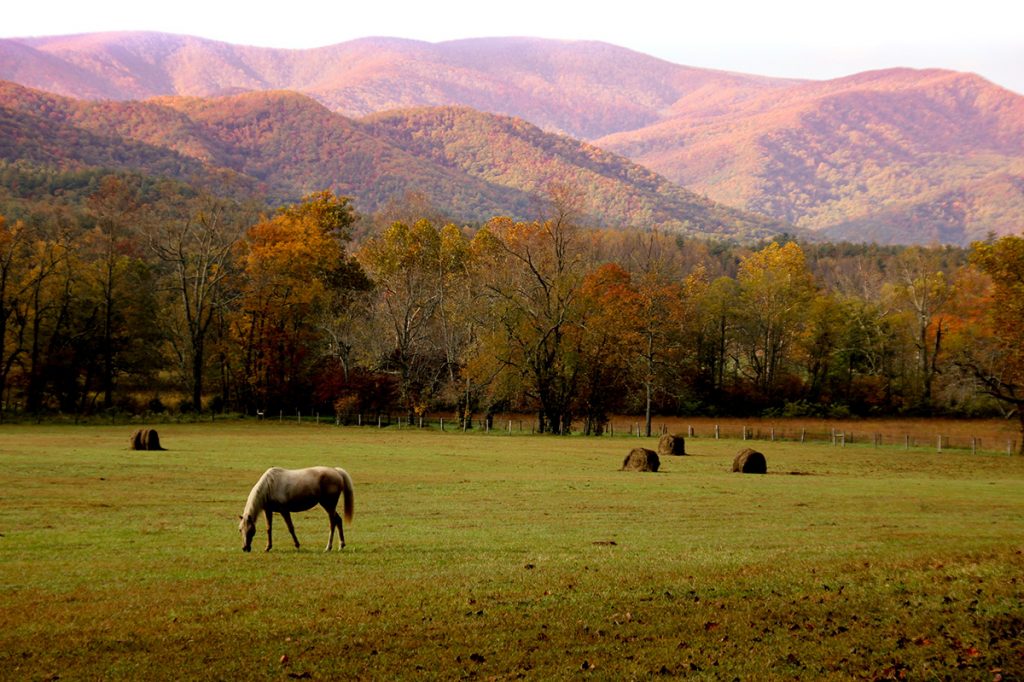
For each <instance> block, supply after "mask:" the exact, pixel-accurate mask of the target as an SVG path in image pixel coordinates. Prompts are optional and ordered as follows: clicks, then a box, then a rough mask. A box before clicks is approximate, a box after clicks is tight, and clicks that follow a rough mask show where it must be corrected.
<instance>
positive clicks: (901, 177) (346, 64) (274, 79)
mask: <svg viewBox="0 0 1024 682" xmlns="http://www.w3.org/2000/svg"><path fill="white" fill-rule="evenodd" d="M0 78H7V79H10V80H12V81H17V82H19V83H22V84H26V85H29V86H31V87H35V88H39V89H43V90H47V91H51V92H56V93H63V94H66V95H69V96H74V97H78V98H85V99H103V98H106V99H114V100H132V99H144V98H151V97H160V96H168V95H171V96H182V95H184V96H190V97H204V98H205V97H211V96H222V95H225V94H237V93H239V92H243V91H266V90H291V91H295V92H299V93H302V94H305V95H308V96H309V97H311V98H313V99H315V100H316V101H318V102H320V103H321V104H323V105H324V106H325V107H327V108H328V109H330V110H331V111H334V112H336V113H340V114H343V115H344V116H346V117H348V120H349V122H350V123H351V122H353V121H360V120H362V118H363V117H367V118H366V125H367V126H369V128H370V129H372V130H375V131H376V132H377V133H378V134H382V135H384V136H385V137H386V138H387V139H388V140H389V141H390V142H394V141H395V136H394V135H393V134H392V133H391V132H389V131H388V130H387V128H388V124H387V121H389V120H391V119H390V118H389V116H390V114H387V112H392V111H395V110H402V113H401V114H400V115H399V118H398V119H396V120H397V121H399V122H400V124H401V125H405V124H409V125H414V126H415V125H419V124H420V123H419V118H417V117H418V116H419V114H414V113H410V112H413V111H415V110H418V109H421V108H424V107H430V108H436V107H444V108H448V107H469V108H472V109H475V110H478V111H481V112H488V113H492V114H501V115H505V116H512V117H515V118H519V119H522V120H524V121H528V122H529V123H531V124H533V125H536V126H538V127H539V128H540V129H542V130H544V131H546V132H549V133H552V132H553V133H563V134H566V135H570V136H573V137H576V138H580V139H584V140H588V141H589V142H591V143H592V144H594V145H596V146H597V147H599V148H601V149H605V150H607V151H610V152H613V153H614V154H618V155H620V156H624V157H626V158H629V159H630V160H631V161H633V162H634V163H637V164H640V165H642V166H644V167H646V168H649V169H650V170H651V171H654V172H655V173H657V174H659V175H660V176H662V179H667V180H668V181H669V182H670V183H675V184H679V185H682V186H685V187H687V188H688V189H690V190H693V191H695V192H696V193H698V194H701V195H704V196H706V197H707V198H708V199H711V200H713V201H717V202H720V203H723V204H726V205H729V206H733V207H736V208H738V209H741V210H743V211H746V212H753V213H759V214H762V215H764V216H766V218H767V219H768V220H771V221H777V222H784V223H791V224H794V225H797V226H800V227H802V228H806V229H808V230H814V231H817V232H819V233H820V234H822V235H823V236H826V237H829V238H834V239H840V238H843V239H847V238H848V239H873V240H877V241H880V242H901V243H913V242H933V241H939V242H947V243H966V242H968V241H970V240H972V239H976V238H979V237H984V236H985V235H986V234H988V233H989V232H995V233H997V234H1005V233H1015V232H1020V231H1021V229H1022V228H1021V224H1022V220H1021V216H1022V213H1021V207H1022V206H1024V189H1022V186H1024V151H1022V148H1021V147H1022V144H1024V142H1022V140H1024V97H1022V96H1020V95H1018V94H1015V93H1013V92H1010V91H1008V90H1005V89H1003V88H1000V87H998V86H997V85H994V84H992V83H990V82H988V81H985V80H984V79H982V78H980V77H978V76H975V75H972V74H964V73H956V72H951V71H943V70H935V69H932V70H927V69H926V70H913V69H890V70H885V71H876V72H868V73H862V74H855V75H852V76H849V77H846V78H839V79H834V80H829V81H807V80H789V79H778V78H767V77H760V76H754V75H745V74H736V73H729V72H723V71H714V70H708V69H698V68H693V67H687V66H680V65H676V64H671V63H669V62H665V61H662V60H659V59H655V58H653V57H650V56H647V55H643V54H639V53H636V52H633V51H630V50H626V49H623V48H619V47H616V46H613V45H608V44H606V43H598V42H586V41H577V42H568V41H554V40H539V39H530V38H496V39H476V40H460V41H451V42H443V43H436V44H432V43H424V42H418V41H410V40H399V39H391V38H367V39H362V40H355V41H351V42H347V43H341V44H338V45H332V46H328V47H322V48H317V49H311V50H276V49H269V48H257V47H246V46H236V45H230V44H227V43H220V42H216V41H210V40H203V39H199V38H192V37H188V36H174V35H166V34H155V33H112V34H89V35H80V36H63V37H51V38H33V39H8V40H0ZM378 114H384V116H383V117H382V118H378V117H377V116H376V115H378ZM461 118H463V122H464V123H465V124H466V125H467V126H468V128H467V129H472V127H473V126H472V125H470V123H469V122H470V120H471V119H472V117H470V116H468V115H467V114H465V113H463V114H462V115H461ZM495 124H496V125H497V122H496V121H495ZM506 141H507V140H506ZM434 142H435V144H437V145H440V147H439V148H435V149H432V150H429V151H424V153H425V154H426V159H429V160H430V161H431V164H432V165H431V168H432V172H433V173H440V174H442V176H443V175H444V174H445V173H449V174H450V173H452V172H456V171H458V172H460V173H462V174H463V176H465V175H466V174H467V172H468V171H472V173H469V175H470V177H471V178H473V179H475V180H482V181H485V182H489V176H492V175H493V176H495V177H498V176H500V177H502V178H504V179H505V180H503V181H507V180H510V178H511V175H514V173H511V172H509V171H507V170H506V171H500V170H494V169H492V170H487V169H484V168H478V167H477V166H474V165H473V164H467V163H465V161H464V160H462V159H463V156H464V154H462V151H463V150H460V149H459V145H458V144H457V143H456V142H454V141H452V140H446V141H444V142H440V141H437V140H435V141H434ZM513 146H514V145H513ZM510 148H511V147H510ZM439 149H443V150H444V153H443V154H442V153H441V152H440V151H439ZM456 151H458V153H456ZM506 151H507V150H506ZM588 153H589V152H588ZM453 154H454V156H453V157H452V158H448V155H453ZM501 154H502V152H500V151H496V152H495V153H494V154H491V155H490V156H491V157H495V160H499V159H497V157H500V156H501ZM485 155H486V154H485ZM442 161H443V162H442ZM476 161H477V163H480V162H481V159H477V160H476ZM500 161H501V163H504V164H506V165H508V163H509V161H508V158H507V157H506V158H505V159H503V160H500ZM530 164H531V165H533V164H534V161H530ZM580 172H581V173H582V175H581V176H580V177H584V178H589V177H593V176H589V175H587V174H586V173H585V172H583V171H580ZM449 177H454V176H449ZM516 182H517V181H516ZM516 182H513V183H512V185H511V187H506V189H511V188H516V191H520V190H523V189H524V188H526V187H527V185H528V184H529V183H526V184H523V183H522V182H519V183H518V184H516ZM646 187H647V188H648V189H646V190H643V191H644V192H647V194H646V195H645V196H648V197H649V196H650V192H652V191H653V192H655V193H662V191H663V190H662V189H658V190H652V189H650V185H649V184H648V185H646ZM470 191H471V193H472V194H474V195H475V196H483V194H481V192H483V188H482V187H478V189H473V190H470ZM598 193H600V192H598ZM517 200H521V201H529V200H528V199H527V198H526V197H522V196H520V197H519V198H518V199H517ZM494 201H497V199H494ZM502 201H504V200H502ZM645 201H646V200H645ZM668 201H669V203H672V202H675V201H676V200H675V199H673V198H671V197H668ZM488 202H491V203H493V201H492V200H491V199H487V200H486V201H485V200H484V199H480V205H481V206H482V205H483V204H486V203H488ZM603 202H604V200H603V199H601V200H599V201H598V202H595V203H603ZM499 203H501V202H499ZM488 205H490V204H488ZM517 205H520V206H521V205H522V204H517ZM666 210H668V209H666ZM669 212H670V213H674V212H675V209H671V210H669ZM617 220H618V218H613V219H611V222H616V221H617Z"/></svg>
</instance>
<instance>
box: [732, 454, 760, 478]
mask: <svg viewBox="0 0 1024 682" xmlns="http://www.w3.org/2000/svg"><path fill="white" fill-rule="evenodd" d="M732 470H733V471H736V472H740V473H744V474H766V473H768V462H766V461H765V459H764V455H762V454H761V453H760V452H758V451H757V450H752V449H750V448H744V449H743V450H740V451H739V452H738V453H736V458H735V459H733V460H732Z"/></svg>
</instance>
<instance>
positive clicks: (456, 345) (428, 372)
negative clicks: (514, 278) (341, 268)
mask: <svg viewBox="0 0 1024 682" xmlns="http://www.w3.org/2000/svg"><path fill="white" fill-rule="evenodd" d="M468 257H469V244H468V242H467V241H466V240H465V239H464V238H463V237H462V234H461V233H460V232H459V230H458V228H457V227H455V226H454V225H446V226H444V227H443V228H440V229H439V228H438V227H436V226H435V225H434V224H433V223H431V222H430V221H429V220H426V219H423V220H419V221H417V222H416V223H415V224H413V225H411V226H410V225H407V224H406V223H404V222H396V223H393V224H392V225H391V227H389V228H388V229H387V230H386V231H385V232H384V233H383V234H382V235H380V237H378V238H375V239H372V240H370V241H369V242H367V243H366V245H365V246H364V247H363V248H362V250H361V251H360V253H359V259H360V262H361V263H362V264H363V266H364V267H365V268H366V271H367V273H368V274H369V277H370V279H371V280H372V281H373V283H374V285H375V287H376V289H377V293H376V296H375V305H374V309H373V323H374V326H375V328H376V329H377V331H378V335H377V337H378V341H379V342H380V343H379V344H378V353H377V360H376V362H377V363H378V365H379V366H380V368H382V369H384V370H387V371H394V372H396V373H397V375H398V377H399V393H400V399H401V401H402V403H403V406H404V407H405V408H406V410H407V411H408V413H409V415H410V417H411V416H412V415H414V414H422V413H423V412H424V411H425V410H426V409H427V407H428V405H429V403H430V402H431V400H432V398H433V397H434V396H435V395H436V393H437V392H438V391H439V390H440V389H441V387H442V386H443V385H444V384H445V383H446V382H448V383H453V382H454V381H455V377H456V373H457V371H458V368H459V365H460V355H461V347H462V346H463V341H464V340H465V339H464V338H461V336H462V335H460V334H459V332H458V331H457V330H456V329H455V325H454V321H455V318H456V309H455V306H454V305H453V304H454V303H455V302H456V301H457V300H458V299H457V297H458V296H459V295H460V294H459V292H460V291H462V290H464V289H465V286H464V285H465V282H466V277H467V266H468V262H467V261H468Z"/></svg>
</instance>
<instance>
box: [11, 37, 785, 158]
mask: <svg viewBox="0 0 1024 682" xmlns="http://www.w3.org/2000/svg"><path fill="white" fill-rule="evenodd" d="M0 79H3V80H10V81H14V82H17V83H20V84H22V85H26V86H28V87H32V88H38V89H41V90H47V91H49V92H54V93H57V94H63V95H68V96H71V97H78V98H105V99H145V98H149V97H156V96H160V95H185V96H195V97H209V96H217V95H223V94H231V93H237V92H240V91H250V90H294V91H296V92H301V93H303V94H306V95H309V96H310V97H312V98H314V99H316V100H317V101H319V102H321V103H323V104H324V105H326V106H327V107H328V108H330V109H331V110H333V111H336V112H338V113H341V114H345V115H346V116H349V117H358V116H363V115H366V114H370V113H376V112H380V111H388V110H392V109H404V108H412V107H423V106H450V105H459V106H468V107H472V108H474V109H479V110H481V111H486V112H492V113H501V114H506V115H509V116H515V117H518V118H522V119H525V120H527V121H530V122H531V123H533V124H534V125H537V126H539V127H541V128H544V129H545V130H549V131H553V132H562V133H565V134H568V135H571V136H573V137H578V138H584V139H589V138H596V137H599V136H602V135H605V134H609V133H613V132H618V131H622V130H632V129H636V128H639V127H642V126H645V125H648V124H650V123H654V122H656V121H658V120H661V118H662V112H663V111H664V110H666V109H670V108H672V107H677V106H683V107H685V106H686V103H687V102H689V101H694V100H695V101H699V102H708V101H713V100H715V99H716V98H721V97H722V94H723V93H728V95H727V96H726V97H725V99H724V100H723V104H729V103H730V102H733V101H742V100H743V99H745V98H746V97H749V96H751V95H752V94H754V93H758V92H761V91H763V90H766V89H767V90H771V89H773V88H779V87H785V86H787V85H790V84H792V83H794V82H795V81H789V80H784V79H770V78H762V77H757V76H745V75H740V74H731V73H726V72H721V71H711V70H707V69H695V68H689V67H683V66H678V65H676V64H671V63H669V62H666V61H662V60H660V59H656V58H654V57H650V56H647V55H643V54H640V53H637V52H633V51H631V50H627V49H624V48H621V47H616V46H614V45H609V44H606V43H599V42H588V41H581V42H569V41H556V40H540V39H533V38H493V39H475V40H457V41H451V42H444V43H436V44H434V43H425V42H420V41H414V40H400V39H395V38H365V39H361V40H354V41H350V42H346V43H341V44H338V45H332V46H329V47H321V48H316V49H309V50H281V49H271V48H260V47H248V46H239V45H231V44H228V43H221V42H217V41H212V40H205V39H201V38H194V37H190V36H178V35H168V34H162V33H99V34H85V35H77V36H59V37H50V38H30V39H20V40H19V39H7V40H0Z"/></svg>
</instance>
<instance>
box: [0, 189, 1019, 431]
mask: <svg viewBox="0 0 1024 682" xmlns="http://www.w3.org/2000/svg"><path fill="white" fill-rule="evenodd" d="M0 206H2V207H3V209H4V210H3V215H0V407H2V410H3V412H4V413H6V414H8V415H10V414H15V413H30V414H46V413H55V412H62V413H82V414H85V413H96V412H101V411H106V410H119V411H125V412H134V413H139V412H144V411H160V410H165V409H171V410H179V411H184V412H187V411H194V412H202V411H207V410H213V411H225V410H227V411H237V412H242V413H248V414H254V413H256V412H257V411H263V412H266V413H273V414H276V413H277V411H278V410H288V411H294V410H301V411H303V412H305V413H312V412H319V413H323V414H332V413H333V414H337V415H339V416H345V415H350V414H357V413H361V414H374V413H381V412H394V411H398V412H400V413H404V414H407V415H409V417H410V418H415V417H416V416H417V415H420V416H422V415H424V414H426V413H429V412H436V411H441V410H444V411H446V412H454V413H456V415H458V418H460V419H470V418H472V417H473V416H474V415H475V416H478V417H479V416H483V417H488V416H490V415H494V414H495V413H497V412H499V411H521V412H527V413H531V414H534V415H535V416H536V424H537V428H538V429H539V430H540V431H542V432H553V433H565V432H568V431H570V430H576V431H582V432H584V433H588V434H599V433H601V432H602V430H603V429H605V428H606V426H607V423H608V419H609V417H610V415H612V414H615V413H630V414H642V415H645V417H646V419H645V423H646V426H647V429H648V431H649V430H650V427H651V418H652V416H653V415H655V414H680V413H686V414H733V415H779V416H785V415H792V416H806V415H822V416H833V417H843V416H850V415H880V414H884V415H898V414H922V415H926V414H936V413H941V414H953V415H978V414H1003V415H1004V416H1010V415H1013V414H1016V415H1017V416H1019V417H1020V418H1021V424H1022V428H1024V417H1021V416H1020V412H1021V410H1020V407H1021V402H1024V351H1022V348H1024V338H1022V336H1024V283H1022V282H1024V239H1022V238H1020V237H1004V238H1001V239H998V240H997V239H990V240H988V241H985V242H981V243H977V244H975V245H974V246H973V247H972V248H971V249H969V250H964V249H958V248H952V247H933V248H922V247H908V248H896V247H879V246H872V245H851V244H816V243H799V242H797V241H793V240H791V239H788V238H778V239H775V240H772V241H769V242H764V243H761V244H756V245H749V244H748V245H743V244H736V243H728V242H715V241H704V240H699V239H693V238H681V237H678V236H675V235H670V234H661V233H658V232H651V231H609V230H592V229H587V227H586V225H585V224H582V220H581V218H580V216H581V215H583V213H582V212H581V211H579V210H578V207H579V206H580V201H579V198H578V197H577V196H576V195H575V194H574V193H573V192H572V191H571V190H569V189H567V188H564V187H556V188H553V189H552V191H551V195H550V197H549V202H548V206H546V207H545V209H544V212H543V214H542V215H541V217H539V218H538V219H537V220H534V221H516V220H512V219H509V218H505V217H495V218H493V219H491V220H489V221H488V222H486V223H485V224H484V225H482V226H479V227H477V228H472V229H471V228H468V227H464V226H457V225H454V224H451V223H447V222H445V221H444V220H443V218H442V217H440V216H437V215H434V212H433V211H431V209H430V207H429V206H426V205H424V204H423V203H422V202H418V201H417V200H416V198H415V197H411V198H407V199H406V200H404V201H402V202H395V203H394V204H392V205H391V206H389V207H388V208H386V209H384V210H382V211H381V212H380V213H379V214H377V215H375V216H370V217H365V218H360V217H359V216H357V214H356V212H355V210H354V207H353V206H352V205H351V203H350V201H349V200H348V199H347V198H345V197H339V196H335V195H334V194H332V193H330V192H320V193H316V194H313V195H310V196H308V197H306V198H305V199H303V200H302V201H300V202H297V203H294V204H289V205H285V206H282V207H280V208H279V209H277V210H275V211H272V212H267V211H266V210H262V211H261V210H260V209H258V208H255V207H253V206H250V205H247V204H245V203H244V202H241V201H238V200H231V199H224V198H217V197H214V196H211V195H207V194H203V193H200V192H196V193H191V194H185V193H180V192H179V193H169V194H168V193H165V194H160V193H155V194H154V192H153V191H152V188H151V187H150V188H147V187H145V186H143V185H142V184H140V183H139V182H136V181H133V180H132V178H131V177H130V176H123V175H109V176H105V177H103V178H102V179H101V180H100V181H98V182H96V183H94V186H92V187H90V189H89V191H88V192H87V193H86V194H85V196H84V197H83V198H82V200H81V201H78V202H61V201H58V200H56V199H53V198H50V199H46V200H37V201H34V202H29V203H17V202H13V201H6V202H4V203H2V204H0ZM1022 443H1024V439H1022Z"/></svg>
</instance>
